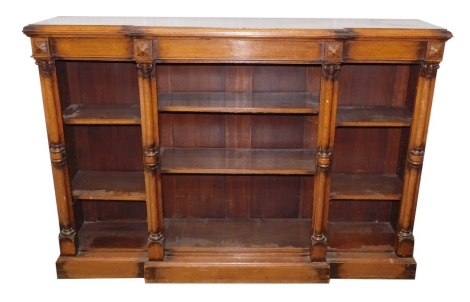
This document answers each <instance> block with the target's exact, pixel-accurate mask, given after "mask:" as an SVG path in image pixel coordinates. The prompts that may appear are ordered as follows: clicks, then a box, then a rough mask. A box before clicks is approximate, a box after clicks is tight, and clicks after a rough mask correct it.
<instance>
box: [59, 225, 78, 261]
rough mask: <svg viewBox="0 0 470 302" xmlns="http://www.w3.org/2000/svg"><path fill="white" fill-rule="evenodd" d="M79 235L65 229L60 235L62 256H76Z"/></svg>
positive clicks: (70, 229) (72, 230) (69, 229)
mask: <svg viewBox="0 0 470 302" xmlns="http://www.w3.org/2000/svg"><path fill="white" fill-rule="evenodd" d="M76 235H77V233H76V232H75V230H74V229H72V228H63V229H62V230H61V231H60V233H59V244H60V254H61V255H62V256H75V255H76V254H77V251H78V241H77V240H76Z"/></svg>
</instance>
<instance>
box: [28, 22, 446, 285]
mask: <svg viewBox="0 0 470 302" xmlns="http://www.w3.org/2000/svg"><path fill="white" fill-rule="evenodd" d="M23 32H24V33H25V34H26V35H27V36H28V37H30V38H31V49H32V54H33V55H32V56H33V58H34V59H35V60H36V64H37V65H38V71H39V75H40V82H41V89H42V99H43V104H44V113H45V118H46V124H47V132H48V143H49V151H50V159H51V166H52V171H53V179H54V185H55V192H56V204H57V210H58V218H59V227H60V233H59V243H60V253H61V256H60V257H59V259H58V260H57V263H56V267H57V274H58V277H59V278H87V277H139V278H145V281H146V282H328V281H329V279H330V278H407V279H408V278H414V276H415V272H416V262H415V260H414V259H413V249H414V234H413V228H414V219H415V214H416V208H417V200H418V191H419V183H420V178H421V169H422V164H423V160H424V150H425V145H426V136H427V132H428V125H429V119H430V113H431V103H432V99H433V90H434V86H435V81H436V74H437V69H438V68H439V63H440V62H441V61H442V59H443V53H444V47H445V42H446V41H447V40H448V39H450V38H451V37H452V34H451V33H450V32H449V31H447V30H446V29H443V28H440V27H437V26H434V25H431V24H429V23H425V22H422V21H419V20H374V19H362V20H360V19H288V18H278V19H269V18H268V19H255V18H152V17H141V18H137V17H135V18H119V17H57V18H53V19H50V20H45V21H42V22H38V23H35V24H30V25H28V26H26V27H25V28H24V29H23Z"/></svg>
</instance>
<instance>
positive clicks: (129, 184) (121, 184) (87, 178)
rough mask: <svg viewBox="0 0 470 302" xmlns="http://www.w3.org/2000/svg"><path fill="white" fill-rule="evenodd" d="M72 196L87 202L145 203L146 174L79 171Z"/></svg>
mask: <svg viewBox="0 0 470 302" xmlns="http://www.w3.org/2000/svg"><path fill="white" fill-rule="evenodd" d="M72 195H73V198H75V199H85V200H123V201H124V200H125V201H145V200H146V195H145V180H144V173H143V172H116V171H79V172H78V173H77V175H75V177H74V178H73V180H72Z"/></svg>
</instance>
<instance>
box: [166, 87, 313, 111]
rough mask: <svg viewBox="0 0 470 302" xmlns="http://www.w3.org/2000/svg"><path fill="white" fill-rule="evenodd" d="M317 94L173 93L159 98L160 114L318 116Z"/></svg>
mask: <svg viewBox="0 0 470 302" xmlns="http://www.w3.org/2000/svg"><path fill="white" fill-rule="evenodd" d="M318 108H319V102H318V93H309V92H253V93H245V92H171V93H159V94H158V110H159V111H160V112H219V113H271V114H317V113H318Z"/></svg>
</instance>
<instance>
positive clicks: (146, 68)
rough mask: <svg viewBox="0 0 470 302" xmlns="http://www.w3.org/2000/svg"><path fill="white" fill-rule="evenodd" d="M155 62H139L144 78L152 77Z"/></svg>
mask: <svg viewBox="0 0 470 302" xmlns="http://www.w3.org/2000/svg"><path fill="white" fill-rule="evenodd" d="M153 67H154V65H153V63H137V69H138V70H139V75H140V76H141V77H143V78H150V77H151V76H152V73H153V69H154V68H153Z"/></svg>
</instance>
